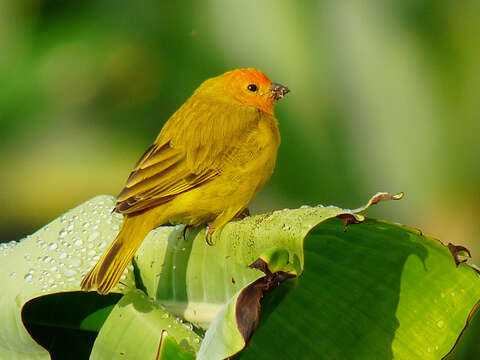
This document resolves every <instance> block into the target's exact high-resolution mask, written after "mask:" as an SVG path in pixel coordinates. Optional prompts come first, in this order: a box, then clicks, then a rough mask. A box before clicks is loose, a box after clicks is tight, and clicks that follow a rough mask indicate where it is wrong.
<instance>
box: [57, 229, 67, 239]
mask: <svg viewBox="0 0 480 360" xmlns="http://www.w3.org/2000/svg"><path fill="white" fill-rule="evenodd" d="M66 235H67V230H65V229H62V230H60V232H59V233H58V236H60V237H61V238H63V237H65V236H66Z"/></svg>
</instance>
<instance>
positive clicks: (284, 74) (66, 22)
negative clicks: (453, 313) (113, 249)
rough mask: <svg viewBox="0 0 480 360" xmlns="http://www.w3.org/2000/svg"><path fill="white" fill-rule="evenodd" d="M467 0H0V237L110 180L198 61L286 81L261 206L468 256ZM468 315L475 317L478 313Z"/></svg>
mask: <svg viewBox="0 0 480 360" xmlns="http://www.w3.org/2000/svg"><path fill="white" fill-rule="evenodd" d="M479 38H480V1H478V0H462V1H446V0H426V1H420V0H404V1H391V0H390V1H385V0H383V1H380V0H377V1H375V0H370V1H334V0H331V1H302V2H299V1H288V0H275V1H274V0H270V1H234V0H229V1H226V0H210V1H205V0H196V1H189V2H183V1H177V2H167V1H163V2H161V1H152V0H144V1H119V0H117V1H112V0H96V1H92V0H85V1H60V0H57V1H53V0H51V1H46V0H22V1H12V0H10V1H9V0H0V125H1V134H2V141H1V142H0V159H1V163H2V170H1V176H0V187H1V189H2V190H1V192H0V202H1V203H2V205H3V211H2V212H1V216H0V240H1V241H6V240H12V239H19V238H21V237H23V236H25V235H27V234H29V233H31V232H33V231H35V230H36V229H38V228H39V227H41V226H42V225H44V224H45V223H47V222H48V221H50V220H52V219H54V218H56V217H58V216H59V215H60V214H61V213H62V212H64V211H66V210H68V209H70V208H72V207H74V206H75V205H77V204H79V203H81V202H83V201H85V200H87V199H89V198H91V197H93V196H95V195H98V194H112V195H116V194H118V192H119V191H120V190H121V188H122V186H123V184H124V181H125V179H126V177H127V175H128V173H129V171H130V169H131V168H132V166H133V165H134V163H135V162H136V160H137V158H138V157H139V156H140V155H141V154H142V153H143V151H144V150H145V148H146V147H148V146H149V145H150V144H151V142H152V141H153V140H154V138H155V137H156V135H157V133H158V131H159V130H160V128H161V127H162V124H163V123H164V122H165V121H166V120H167V119H168V117H169V116H170V115H171V114H172V113H173V112H174V111H175V109H176V108H177V107H179V106H180V105H181V104H182V103H183V102H184V101H185V100H186V98H187V97H188V96H189V95H190V94H191V93H192V92H193V90H194V89H195V88H196V87H197V86H198V85H199V84H200V83H201V82H202V81H203V80H205V79H206V78H208V77H211V76H215V75H218V74H220V73H222V72H224V71H227V70H230V69H232V68H239V67H257V68H259V69H261V70H262V71H264V72H265V73H266V74H267V75H268V76H269V77H270V79H272V80H274V81H276V82H280V83H282V84H285V85H287V86H289V87H290V89H292V92H291V93H290V94H288V95H287V97H286V98H285V99H284V100H282V101H281V102H280V103H279V104H278V106H277V110H276V114H277V117H278V119H279V121H280V131H281V133H282V145H281V148H280V152H279V157H278V163H277V168H276V171H275V173H274V175H273V177H272V180H271V181H270V183H269V184H268V185H267V186H266V188H265V189H264V191H263V192H262V193H261V195H259V196H258V198H257V199H256V200H255V201H254V203H253V204H252V205H251V207H250V208H251V210H253V211H254V212H261V211H265V210H270V209H277V208H282V207H298V206H300V205H302V204H311V205H313V204H319V203H321V204H336V205H339V206H342V207H348V208H353V207H357V206H359V205H361V204H363V203H364V202H365V201H366V200H367V199H368V197H369V196H370V195H372V194H373V193H375V192H376V191H389V192H392V193H395V192H399V191H404V192H405V193H406V196H405V199H404V200H402V201H399V202H390V203H384V204H382V205H381V206H380V207H378V208H375V209H373V210H371V211H370V212H369V215H370V216H373V217H379V218H383V219H387V220H390V221H395V222H400V223H404V224H408V225H411V226H414V227H418V228H420V229H422V231H423V232H424V233H426V234H428V235H431V236H434V237H437V238H440V239H441V240H442V241H443V242H445V243H447V242H453V243H455V244H462V245H465V246H467V247H469V248H470V250H471V251H472V253H473V255H474V261H477V263H478V262H480V222H479V221H478V220H477V217H478V214H479V213H480V190H479V188H480V160H479V157H480V141H479V140H480V106H479V104H480V100H479V94H480V46H479ZM477 327H478V326H477Z"/></svg>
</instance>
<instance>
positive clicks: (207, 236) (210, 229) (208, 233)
mask: <svg viewBox="0 0 480 360" xmlns="http://www.w3.org/2000/svg"><path fill="white" fill-rule="evenodd" d="M213 232H214V229H213V227H212V226H210V225H207V228H206V231H205V241H206V242H207V244H208V245H209V246H212V245H213V241H212V236H213Z"/></svg>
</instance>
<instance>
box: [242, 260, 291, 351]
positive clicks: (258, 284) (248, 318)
mask: <svg viewBox="0 0 480 360" xmlns="http://www.w3.org/2000/svg"><path fill="white" fill-rule="evenodd" d="M249 267H250V268H252V269H258V270H260V271H262V272H263V273H264V274H265V276H264V277H262V278H260V279H258V280H257V281H255V282H254V283H252V284H250V285H249V286H247V287H246V288H245V289H243V290H242V292H241V293H240V295H239V296H238V299H237V304H236V309H235V317H236V320H237V326H238V330H239V331H240V334H242V337H243V339H244V340H245V346H247V344H248V342H249V341H250V338H251V337H252V335H253V333H254V331H255V330H256V329H257V328H258V325H259V324H260V314H261V302H262V299H263V298H264V297H265V296H267V295H268V294H269V293H270V292H272V291H273V290H274V289H275V288H276V287H277V286H278V285H280V283H282V282H283V281H285V280H287V279H289V278H293V277H295V276H294V275H292V274H288V273H286V272H283V271H279V272H276V273H274V274H272V273H271V271H270V270H269V269H268V264H267V263H266V262H265V261H264V260H262V259H260V258H259V259H257V260H256V261H255V262H254V263H253V264H251V265H250V266H249Z"/></svg>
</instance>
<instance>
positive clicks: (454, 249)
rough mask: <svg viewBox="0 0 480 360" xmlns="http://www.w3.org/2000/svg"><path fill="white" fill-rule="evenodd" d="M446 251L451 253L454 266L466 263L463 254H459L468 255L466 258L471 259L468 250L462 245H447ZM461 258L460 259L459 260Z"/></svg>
mask: <svg viewBox="0 0 480 360" xmlns="http://www.w3.org/2000/svg"><path fill="white" fill-rule="evenodd" d="M448 250H450V252H451V253H452V256H453V259H454V260H455V265H457V266H458V265H459V264H461V263H464V262H467V260H468V258H467V256H466V255H465V254H460V253H461V252H463V253H466V254H468V257H469V258H471V257H472V254H470V250H468V249H467V248H466V247H465V246H462V245H454V244H452V243H448ZM460 257H462V259H460Z"/></svg>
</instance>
